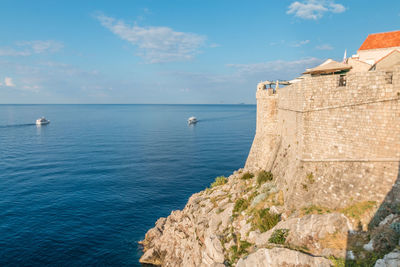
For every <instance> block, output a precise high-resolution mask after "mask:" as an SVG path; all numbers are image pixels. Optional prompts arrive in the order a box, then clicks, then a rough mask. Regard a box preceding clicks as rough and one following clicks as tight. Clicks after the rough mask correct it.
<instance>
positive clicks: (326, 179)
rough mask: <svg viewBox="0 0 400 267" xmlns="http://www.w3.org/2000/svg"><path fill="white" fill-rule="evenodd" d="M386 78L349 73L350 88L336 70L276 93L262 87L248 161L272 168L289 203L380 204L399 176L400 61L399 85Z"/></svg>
mask: <svg viewBox="0 0 400 267" xmlns="http://www.w3.org/2000/svg"><path fill="white" fill-rule="evenodd" d="M386 77H387V76H386V72H379V71H374V72H367V73H353V74H348V77H347V86H344V87H338V86H337V85H338V79H339V76H337V75H330V76H320V77H312V78H308V79H306V80H304V81H302V82H300V83H297V84H293V85H290V86H288V87H285V88H281V89H278V92H277V94H276V95H274V96H273V97H272V98H271V97H270V96H269V97H263V96H267V95H268V91H266V90H262V91H258V92H257V105H258V107H257V113H260V112H261V113H262V114H257V133H256V136H255V139H254V142H253V146H252V148H251V151H250V154H249V157H248V159H247V162H246V168H248V169H250V170H253V169H259V168H261V169H266V170H272V172H273V173H274V175H275V176H276V177H279V179H278V180H277V183H279V184H281V188H286V189H285V191H286V193H285V194H284V195H285V205H287V206H288V207H290V206H293V207H296V206H307V205H309V204H310V203H313V204H315V205H321V206H326V207H330V208H337V207H345V206H348V205H350V204H351V203H352V202H361V201H367V200H376V201H378V204H379V203H380V202H382V201H383V199H384V198H385V196H386V195H387V193H388V192H389V191H390V190H392V188H393V186H394V184H395V183H396V180H399V178H400V177H399V173H400V171H399V166H400V67H396V68H395V70H394V72H393V79H392V84H389V83H388V82H387V80H386ZM272 99H273V100H272ZM273 107H276V112H274V111H273V110H272V109H273ZM272 114H273V115H272ZM271 115H272V116H271ZM310 173H312V174H313V178H314V179H313V180H314V182H311V181H310V180H309V179H308V178H307V177H308V176H309V174H310ZM377 181H379V182H377ZM398 183H399V182H398ZM396 188H397V187H396ZM399 188H400V187H399ZM394 201H396V202H398V203H400V197H399V198H398V199H395V200H394Z"/></svg>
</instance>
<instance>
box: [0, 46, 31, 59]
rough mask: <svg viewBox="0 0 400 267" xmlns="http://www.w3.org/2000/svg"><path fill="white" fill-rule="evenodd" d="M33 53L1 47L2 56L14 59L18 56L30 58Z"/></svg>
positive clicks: (0, 54)
mask: <svg viewBox="0 0 400 267" xmlns="http://www.w3.org/2000/svg"><path fill="white" fill-rule="evenodd" d="M30 55H31V52H29V51H28V50H20V51H19V50H15V49H13V48H9V47H0V56H12V57H17V56H30Z"/></svg>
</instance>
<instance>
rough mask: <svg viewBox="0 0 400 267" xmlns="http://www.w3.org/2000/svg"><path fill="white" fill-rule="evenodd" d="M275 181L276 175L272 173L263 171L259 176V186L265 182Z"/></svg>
mask: <svg viewBox="0 0 400 267" xmlns="http://www.w3.org/2000/svg"><path fill="white" fill-rule="evenodd" d="M273 179H274V175H273V174H272V173H271V172H267V171H261V172H259V173H258V175H257V184H258V185H261V184H263V183H265V182H268V181H272V180H273Z"/></svg>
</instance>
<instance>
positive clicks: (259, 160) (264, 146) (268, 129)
mask: <svg viewBox="0 0 400 267" xmlns="http://www.w3.org/2000/svg"><path fill="white" fill-rule="evenodd" d="M256 97H257V127H256V135H255V137H254V140H253V144H252V146H251V150H250V153H249V156H248V157H247V161H246V165H245V168H246V169H250V170H256V169H268V168H270V166H271V164H272V161H273V159H272V158H273V157H274V151H275V150H276V149H277V144H278V143H279V138H278V136H277V134H276V128H277V124H278V121H277V114H278V108H277V104H278V96H277V95H276V94H272V90H259V91H257V93H256Z"/></svg>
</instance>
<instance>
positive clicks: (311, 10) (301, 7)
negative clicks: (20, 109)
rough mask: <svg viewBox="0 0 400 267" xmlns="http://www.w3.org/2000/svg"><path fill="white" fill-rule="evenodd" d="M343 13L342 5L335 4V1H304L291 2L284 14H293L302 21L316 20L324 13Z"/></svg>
mask: <svg viewBox="0 0 400 267" xmlns="http://www.w3.org/2000/svg"><path fill="white" fill-rule="evenodd" d="M344 11H346V8H345V7H344V6H343V5H342V4H338V3H335V0H305V1H302V2H299V1H295V2H292V3H291V4H290V6H289V10H288V11H287V12H286V13H287V14H294V16H296V17H299V18H302V19H313V20H317V19H320V18H322V17H323V15H324V14H325V13H326V12H332V13H342V12H344Z"/></svg>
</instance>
